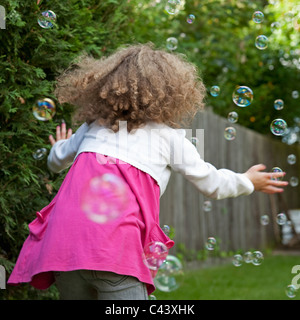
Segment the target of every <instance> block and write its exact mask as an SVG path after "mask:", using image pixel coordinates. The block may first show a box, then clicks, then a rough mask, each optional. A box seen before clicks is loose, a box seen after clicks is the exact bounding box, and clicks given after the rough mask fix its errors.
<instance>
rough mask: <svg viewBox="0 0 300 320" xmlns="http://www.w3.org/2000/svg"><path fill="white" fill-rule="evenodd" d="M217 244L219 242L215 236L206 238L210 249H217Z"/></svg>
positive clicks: (207, 246) (206, 244)
mask: <svg viewBox="0 0 300 320" xmlns="http://www.w3.org/2000/svg"><path fill="white" fill-rule="evenodd" d="M216 244H217V240H216V239H215V238H214V237H209V238H208V239H207V240H206V243H205V248H206V249H207V250H209V251H212V250H215V247H216Z"/></svg>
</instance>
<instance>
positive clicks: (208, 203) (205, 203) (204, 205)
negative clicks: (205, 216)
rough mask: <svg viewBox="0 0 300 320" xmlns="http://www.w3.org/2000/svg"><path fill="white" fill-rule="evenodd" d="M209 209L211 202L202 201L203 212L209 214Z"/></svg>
mask: <svg viewBox="0 0 300 320" xmlns="http://www.w3.org/2000/svg"><path fill="white" fill-rule="evenodd" d="M211 208H212V203H211V201H209V200H206V201H204V203H203V210H204V211H205V212H210V211H211Z"/></svg>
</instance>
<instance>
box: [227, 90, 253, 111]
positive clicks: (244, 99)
mask: <svg viewBox="0 0 300 320" xmlns="http://www.w3.org/2000/svg"><path fill="white" fill-rule="evenodd" d="M232 100H233V102H234V103H235V104H236V105H237V106H239V107H243V108H244V107H247V106H249V105H250V104H251V102H252V100H253V92H252V90H251V89H250V88H249V87H246V86H239V87H237V88H236V89H235V90H234V91H233V94H232Z"/></svg>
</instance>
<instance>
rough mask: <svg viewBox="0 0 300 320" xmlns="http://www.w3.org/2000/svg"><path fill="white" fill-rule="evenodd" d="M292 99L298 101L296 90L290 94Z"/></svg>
mask: <svg viewBox="0 0 300 320" xmlns="http://www.w3.org/2000/svg"><path fill="white" fill-rule="evenodd" d="M292 98H293V99H298V98H299V92H298V91H297V90H294V91H293V92H292Z"/></svg>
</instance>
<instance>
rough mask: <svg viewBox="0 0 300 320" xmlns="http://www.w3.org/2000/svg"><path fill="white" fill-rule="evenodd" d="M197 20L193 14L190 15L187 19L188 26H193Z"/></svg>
mask: <svg viewBox="0 0 300 320" xmlns="http://www.w3.org/2000/svg"><path fill="white" fill-rule="evenodd" d="M195 19H196V17H195V16H194V15H193V14H189V15H188V16H187V18H186V21H187V23H188V24H192V23H194V21H195Z"/></svg>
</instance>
